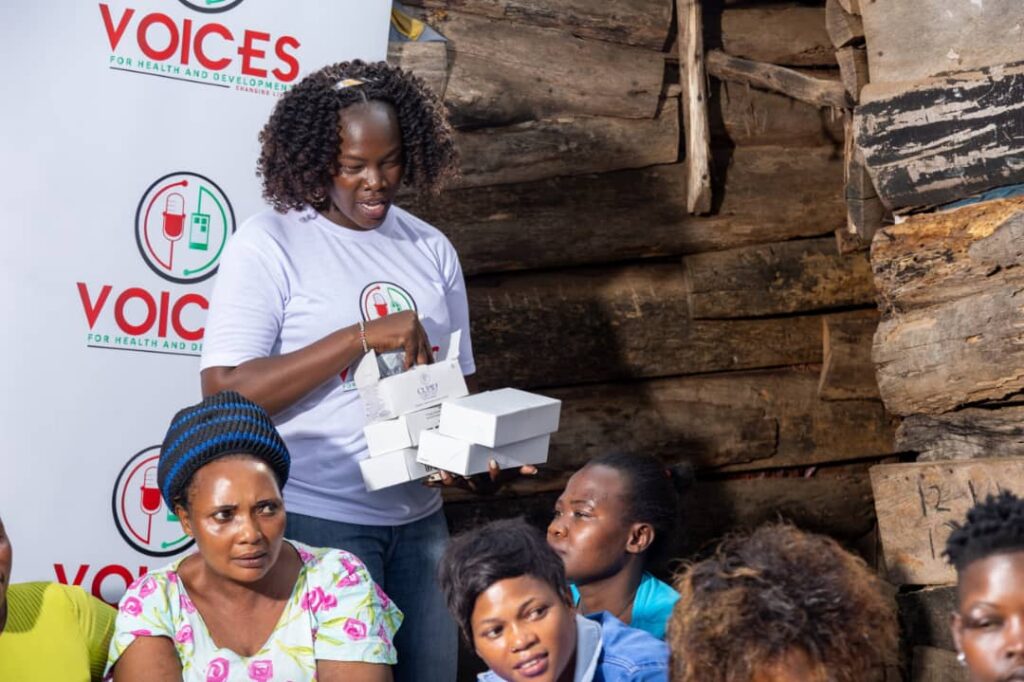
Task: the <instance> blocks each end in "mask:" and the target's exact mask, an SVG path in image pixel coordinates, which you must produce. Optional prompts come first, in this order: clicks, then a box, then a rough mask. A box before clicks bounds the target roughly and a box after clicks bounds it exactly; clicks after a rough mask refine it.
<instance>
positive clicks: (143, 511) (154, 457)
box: [112, 445, 193, 557]
mask: <svg viewBox="0 0 1024 682" xmlns="http://www.w3.org/2000/svg"><path fill="white" fill-rule="evenodd" d="M159 461H160V446H159V445H153V446H151V447H148V448H145V449H143V450H140V451H139V452H137V453H135V454H134V455H132V457H131V459H129V460H128V462H127V463H126V464H125V465H124V468H122V469H121V473H120V474H118V476H117V482H116V483H114V495H113V502H112V504H113V512H114V524H115V525H116V526H117V532H118V533H120V534H121V537H122V538H124V540H125V542H127V543H128V544H129V545H130V546H131V547H133V548H134V549H136V550H138V551H140V552H142V553H143V554H148V555H149V556H156V557H164V556H172V555H174V554H177V553H179V552H181V551H183V550H185V549H187V548H189V547H191V546H192V543H193V540H192V538H190V537H189V536H187V535H185V532H184V531H183V530H182V529H181V523H180V522H179V521H178V517H177V516H176V515H175V514H174V510H173V509H168V507H167V504H166V503H165V502H164V499H163V496H162V495H161V494H160V488H159V486H158V485H157V482H156V469H157V464H158V463H159Z"/></svg>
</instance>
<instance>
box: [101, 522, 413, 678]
mask: <svg viewBox="0 0 1024 682" xmlns="http://www.w3.org/2000/svg"><path fill="white" fill-rule="evenodd" d="M287 542H288V543H289V544H291V545H292V546H293V547H294V548H295V549H296V551H298V553H299V556H300V557H301V558H302V568H301V569H300V570H299V576H298V579H297V580H296V581H295V587H294V588H293V589H292V595H291V597H290V598H289V600H288V603H287V604H285V608H284V612H283V613H282V614H281V618H280V620H279V621H278V623H277V625H276V626H275V627H274V631H273V632H272V633H271V635H270V638H269V639H268V640H267V642H266V644H264V645H263V647H262V648H261V649H260V650H259V651H258V652H256V653H255V654H254V655H252V656H240V655H238V654H236V653H235V652H234V651H232V650H230V649H223V648H219V647H218V646H217V645H216V644H214V642H213V639H212V638H211V637H210V634H209V632H207V629H206V625H205V623H204V622H203V617H202V616H201V615H200V614H199V612H198V611H196V607H195V606H194V605H193V604H192V600H191V599H189V596H188V594H187V592H186V591H185V586H184V585H183V584H182V581H181V579H180V578H179V577H178V573H177V569H178V566H179V565H181V562H182V561H184V560H185V557H183V558H181V559H179V560H177V561H175V562H174V563H173V564H171V565H170V566H166V567H164V568H162V569H160V570H157V571H153V572H151V573H148V574H147V575H144V576H142V577H141V578H139V579H138V580H136V581H135V582H134V583H132V584H131V585H130V586H129V587H128V590H127V592H125V594H124V596H123V597H122V598H121V602H120V604H119V607H118V614H117V623H116V626H115V631H114V637H113V639H111V641H110V653H109V656H108V660H107V675H108V676H109V675H110V672H111V669H112V668H113V666H114V664H115V663H116V662H117V659H118V658H120V656H121V654H123V653H124V651H125V649H127V648H128V645H129V644H131V643H132V642H133V641H135V638H137V637H167V638H168V639H171V640H172V641H173V642H174V646H175V648H176V649H177V651H178V658H179V659H180V660H181V667H182V678H183V680H185V682H190V681H192V680H196V681H198V682H236V681H237V682H251V681H253V680H255V681H256V682H267V681H268V680H288V681H290V682H306V681H308V680H315V679H316V662H317V660H330V661H362V662H366V663H387V664H394V663H395V661H396V655H395V648H394V646H392V639H393V638H394V635H395V632H396V631H397V630H398V626H399V625H400V624H401V622H402V612H401V611H399V610H398V608H397V607H396V606H395V604H394V603H393V602H392V601H391V600H390V599H389V598H388V596H387V595H386V594H384V591H383V590H381V589H380V587H379V586H378V585H377V584H376V583H374V582H373V580H372V579H371V578H370V574H369V572H368V571H367V570H366V567H365V566H364V565H363V563H362V562H361V561H360V560H359V559H358V558H356V557H355V556H354V555H352V554H349V553H348V552H345V551H342V550H338V549H328V548H316V547H309V546H306V545H303V544H302V543H299V542H295V541H293V540H287Z"/></svg>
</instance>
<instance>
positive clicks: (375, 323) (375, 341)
mask: <svg viewBox="0 0 1024 682" xmlns="http://www.w3.org/2000/svg"><path fill="white" fill-rule="evenodd" d="M365 327H366V345H367V346H370V347H371V348H373V349H374V350H375V351H377V352H378V353H381V352H384V351H389V350H403V351H405V369H409V368H410V367H412V366H413V365H429V364H430V363H432V362H433V361H434V352H433V350H432V349H431V347H430V339H428V338H427V332H426V331H424V329H423V325H422V324H420V319H419V317H417V315H416V312H415V311H413V310H403V311H402V312H400V313H392V314H390V315H388V316H386V317H380V318H378V319H376V320H370V321H369V322H367V323H366V325H365Z"/></svg>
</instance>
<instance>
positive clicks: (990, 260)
mask: <svg viewBox="0 0 1024 682" xmlns="http://www.w3.org/2000/svg"><path fill="white" fill-rule="evenodd" d="M871 263H872V269H873V271H874V277H875V286H876V288H877V289H878V292H879V296H880V300H881V303H882V307H883V310H884V311H885V312H887V313H894V314H895V313H901V312H905V311H908V310H914V309H917V308H924V307H926V306H930V305H935V304H939V303H949V302H955V301H958V300H961V299H964V298H967V297H970V296H974V295H978V294H984V293H985V292H986V291H989V290H991V289H992V288H993V287H995V286H999V285H1003V284H1012V283H1014V282H1020V281H1024V268H1022V267H1021V266H1024V197H1017V198H1013V199H997V200H993V201H985V202H981V203H977V204H970V205H967V206H963V207H961V208H958V209H955V210H952V211H942V212H937V213H922V214H918V215H914V216H910V217H909V218H907V219H906V220H905V221H903V222H902V223H900V224H899V225H892V226H890V227H887V228H886V229H885V234H884V235H878V236H877V237H876V238H875V241H874V244H873V245H872V254H871Z"/></svg>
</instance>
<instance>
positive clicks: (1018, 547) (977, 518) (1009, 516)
mask: <svg viewBox="0 0 1024 682" xmlns="http://www.w3.org/2000/svg"><path fill="white" fill-rule="evenodd" d="M1018 551H1024V500H1021V499H1020V498H1019V497H1017V496H1016V495H1014V494H1013V493H1011V492H1007V491H1003V492H1001V493H999V495H989V496H988V497H987V498H986V499H985V501H984V502H979V503H978V504H976V505H974V506H973V507H972V508H971V509H970V511H968V512H967V522H966V523H964V524H960V525H958V526H956V527H955V528H954V529H953V532H952V533H950V534H949V539H948V540H947V541H946V551H945V555H946V558H947V559H948V560H949V563H951V564H952V565H953V566H954V567H955V568H956V570H957V573H963V571H964V569H965V568H967V566H968V565H969V564H971V563H972V562H975V561H977V560H979V559H984V558H986V557H989V556H991V555H993V554H1002V553H1005V552H1018Z"/></svg>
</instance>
